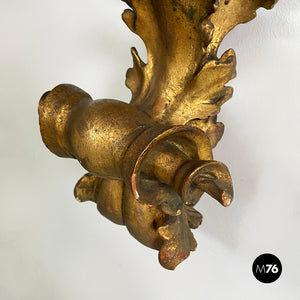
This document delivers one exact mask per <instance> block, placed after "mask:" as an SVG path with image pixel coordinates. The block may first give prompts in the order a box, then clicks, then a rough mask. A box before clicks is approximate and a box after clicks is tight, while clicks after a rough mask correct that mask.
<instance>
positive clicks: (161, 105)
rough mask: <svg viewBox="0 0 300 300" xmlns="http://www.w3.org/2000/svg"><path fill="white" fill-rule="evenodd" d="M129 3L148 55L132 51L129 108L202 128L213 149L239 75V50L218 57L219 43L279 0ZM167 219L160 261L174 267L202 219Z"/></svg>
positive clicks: (128, 18) (192, 244)
mask: <svg viewBox="0 0 300 300" xmlns="http://www.w3.org/2000/svg"><path fill="white" fill-rule="evenodd" d="M123 1H124V2H126V3H127V4H128V5H129V6H130V8H131V9H126V10H125V11H124V13H123V16H122V17H123V20H124V21H125V23H126V24H127V26H128V27H129V28H130V29H131V30H132V31H133V32H134V33H136V34H138V35H139V36H140V37H141V38H142V40H143V41H144V43H145V45H146V49H147V55H148V62H147V63H145V62H143V61H142V60H141V59H140V57H139V55H138V53H137V50H136V49H135V48H132V50H131V52H132V56H133V68H131V69H129V70H128V71H127V76H126V77H127V79H126V84H127V86H128V87H129V88H130V89H131V91H132V99H131V104H133V105H135V106H137V107H139V108H140V109H141V110H143V111H145V112H146V113H147V114H148V115H150V116H151V117H152V118H153V119H154V120H155V121H156V122H158V123H163V124H170V125H183V124H188V125H192V126H196V127H199V128H200V129H202V130H203V131H204V132H205V133H206V134H207V136H208V138H209V140H210V143H211V146H212V147H215V146H216V144H217V143H218V141H219V140H220V139H221V137H222V134H223V131H224V126H223V124H222V123H218V122H217V121H216V116H217V114H218V113H219V111H220V109H221V106H222V105H223V104H224V103H225V102H226V101H227V100H229V99H230V98H231V96H232V92H233V90H232V88H231V87H227V86H226V84H227V82H228V81H230V80H231V79H232V78H234V77H235V75H236V71H235V67H236V58H235V53H234V51H233V50H232V49H229V50H228V51H226V52H225V53H224V54H223V55H222V56H221V57H220V58H218V57H217V51H218V48H219V45H220V43H221V42H222V40H223V38H224V37H225V35H226V34H227V33H228V32H229V31H230V30H232V29H233V28H234V27H235V26H236V25H238V24H240V23H246V22H248V21H250V20H252V19H253V18H255V16H256V10H257V9H258V8H259V7H264V8H266V9H270V8H272V7H273V5H274V4H275V3H276V2H277V0H219V1H218V0H203V1H202V0H123ZM171 204H174V205H175V204H176V203H175V202H174V203H171ZM168 207H171V206H170V205H169V206H168ZM176 208H177V206H176ZM168 215H169V219H168V221H167V223H165V224H164V225H163V226H162V227H159V228H158V233H159V234H160V236H161V237H162V239H163V246H162V248H161V249H160V253H159V259H160V262H161V264H162V265H163V266H164V267H166V268H168V269H174V268H175V267H176V266H177V265H178V264H179V263H180V262H181V261H182V260H184V259H185V258H187V257H188V255H189V253H190V251H193V250H195V248H196V246H197V243H196V241H195V239H194V237H193V234H192V232H191V230H190V228H196V227H198V226H199V224H200V223H201V220H202V216H201V214H199V213H198V212H196V211H195V210H194V209H193V208H192V207H189V206H186V205H183V204H182V208H181V211H180V214H179V215H174V214H171V213H168Z"/></svg>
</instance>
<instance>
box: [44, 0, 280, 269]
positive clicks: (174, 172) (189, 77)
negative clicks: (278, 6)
mask: <svg viewBox="0 0 300 300" xmlns="http://www.w3.org/2000/svg"><path fill="white" fill-rule="evenodd" d="M125 2H126V3H127V4H128V5H129V6H130V8H131V9H126V10H125V11H124V13H123V15H122V17H123V20H124V22H125V23H126V24H127V26H128V27H129V28H130V29H131V30H132V31H133V32H134V33H136V34H138V35H139V36H140V37H141V38H142V39H143V41H144V43H145V45H146V48H147V53H148V62H147V63H145V62H143V61H142V60H141V59H140V57H139V55H138V53H137V51H136V49H135V48H132V50H131V52H132V56H133V68H131V69H129V70H128V71H127V79H126V85H127V86H128V87H129V88H130V89H131V91H132V99H131V102H130V104H127V103H124V102H121V101H117V100H108V99H105V100H96V101H93V100H92V99H91V97H90V96H89V95H88V94H87V93H85V92H84V91H82V90H81V89H79V88H77V87H75V86H73V85H68V84H62V85H59V86H57V87H55V88H54V89H53V90H52V91H50V92H47V93H45V94H44V95H43V96H42V98H41V100H40V104H39V117H40V128H41V135H42V138H43V141H44V143H45V145H46V146H47V147H48V148H49V149H50V151H52V152H53V153H55V154H56V155H58V156H61V157H71V158H76V159H78V161H79V162H80V164H81V165H82V166H83V167H84V168H85V169H86V170H88V172H89V173H88V174H86V175H85V176H83V177H82V178H81V179H80V180H79V182H78V183H77V185H76V187H75V197H76V198H77V199H78V200H79V201H86V200H90V201H94V202H95V203H96V204H97V207H98V210H99V211H100V213H101V214H103V215H104V216H105V217H107V218H108V219H110V220H111V221H113V222H115V223H117V224H124V225H126V226H127V228H128V230H129V232H130V233H131V234H132V235H133V236H134V237H135V238H136V239H137V240H138V241H140V242H141V243H143V244H144V245H146V246H148V247H151V248H154V249H157V250H159V261H160V263H161V265H162V266H163V267H165V268H167V269H175V267H176V266H177V265H178V264H179V263H180V262H182V261H183V260H184V259H186V258H187V257H188V256H189V254H190V251H193V250H195V249H196V246H197V243H196V241H195V239H194V236H193V234H192V232H191V229H195V228H197V227H198V226H199V225H200V224H201V222H202V215H201V214H200V213H199V212H197V211H196V210H195V209H194V205H195V204H196V203H197V202H198V201H199V199H200V197H201V195H202V194H203V193H204V192H206V193H208V194H209V195H211V196H212V197H213V198H215V199H216V200H217V201H219V202H220V203H221V204H222V205H224V206H228V205H229V204H230V203H231V201H232V198H233V189H232V182H231V177H230V174H229V171H228V169H227V167H226V166H225V165H224V164H222V163H220V162H217V161H214V160H213V156H212V148H214V147H215V146H216V145H217V143H218V141H219V140H220V139H221V137H222V135H223V131H224V125H223V124H222V123H220V122H217V114H218V113H219V111H220V109H221V105H222V104H224V103H225V102H226V101H227V100H228V99H230V98H231V96H232V88H231V87H227V86H225V85H226V83H227V82H228V81H229V80H231V79H232V78H234V77H235V75H236V73H235V64H236V58H235V53H234V51H233V50H232V49H230V50H228V51H226V52H225V53H224V54H223V55H222V56H221V57H220V58H218V57H217V50H218V48H219V45H220V43H221V41H222V40H223V38H224V36H225V35H226V34H227V33H228V32H229V31H230V30H231V29H233V28H234V27H235V26H236V25H237V24H239V23H246V22H248V21H250V20H252V19H253V18H254V17H255V16H256V10H257V9H258V8H259V7H264V8H267V9H270V8H272V7H273V5H274V4H275V2H276V1H275V0H222V1H215V0H197V1H196V0H125Z"/></svg>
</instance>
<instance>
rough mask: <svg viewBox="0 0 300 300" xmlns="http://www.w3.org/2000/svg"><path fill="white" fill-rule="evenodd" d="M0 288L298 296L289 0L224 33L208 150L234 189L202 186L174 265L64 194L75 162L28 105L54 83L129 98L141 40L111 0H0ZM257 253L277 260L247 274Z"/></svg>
mask: <svg viewBox="0 0 300 300" xmlns="http://www.w3.org/2000/svg"><path fill="white" fill-rule="evenodd" d="M0 4H1V5H0V7H1V9H0V36H1V48H0V54H1V55H0V94H1V97H0V99H1V100H0V101H1V102H0V106H1V110H0V139H1V147H0V166H1V175H0V184H1V200H0V299H1V300H2V299H3V300H17V299H18V300H19V299H21V300H27V299H28V300H48V299H49V300H50V299H51V300H60V299H63V300H69V299H70V300H77V299H78V300H79V299H80V300H81V299H88V300H94V299H105V300H106V299H143V300H148V299H149V300H150V299H208V300H210V299H249V300H250V299H251V300H253V299H272V300H279V299H280V300H281V299H291V300H296V299H299V297H300V296H299V295H300V287H299V283H300V257H299V255H300V254H299V253H300V242H299V229H300V204H299V203H300V199H299V195H300V184H299V179H300V176H299V170H300V169H299V168H300V150H299V149H300V125H299V110H300V104H299V101H300V99H299V87H300V84H299V81H300V76H299V73H300V58H299V55H300V2H299V1H298V0H280V1H279V3H278V4H277V5H276V7H275V8H274V9H273V10H272V11H265V10H259V11H258V17H257V18H256V19H255V20H254V21H252V22H251V23H248V24H246V25H241V26H239V27H238V28H236V29H235V30H234V31H233V32H232V33H230V34H229V35H228V36H227V37H226V39H225V40H224V43H223V45H222V48H221V51H225V50H226V49H228V48H230V47H233V48H234V49H235V51H236V53H237V59H238V67H237V71H238V77H237V78H236V79H234V80H233V81H232V82H231V85H232V86H233V87H234V88H235V94H234V97H233V98H232V99H231V100H230V101H229V102H228V103H227V104H225V105H224V106H223V110H222V113H221V114H220V120H221V121H223V122H224V123H225V125H226V131H225V135H224V137H223V139H222V141H221V142H220V143H219V145H218V147H217V148H216V149H215V152H214V153H215V159H217V160H220V161H223V162H224V163H226V164H227V165H228V167H229V168H230V171H231V174H232V177H233V180H234V187H235V201H234V202H233V204H232V205H231V206H230V207H229V208H227V209H225V208H223V207H221V206H220V205H219V204H218V203H217V202H216V201H214V200H212V199H211V198H210V197H203V198H202V201H201V202H200V203H199V204H198V205H197V209H198V210H199V211H201V212H202V213H203V215H204V217H205V222H204V224H203V225H202V226H201V227H200V228H199V229H197V230H195V231H194V235H195V238H196V240H197V241H198V249H197V250H196V252H193V253H192V254H191V256H190V257H189V259H188V260H186V261H185V262H184V263H182V264H181V265H180V266H179V267H178V268H177V269H176V271H175V272H170V271H167V270H164V269H163V268H162V267H161V266H160V265H159V263H158V261H157V252H155V251H154V250H151V249H148V248H146V247H144V246H142V245H141V244H139V243H138V242H137V241H136V240H134V239H133V238H132V237H131V236H130V235H129V234H128V233H127V231H126V228H125V227H122V226H117V225H114V224H113V223H111V222H109V221H108V220H106V219H105V218H104V217H102V216H101V215H100V214H98V212H97V210H96V207H95V205H94V204H92V203H84V204H80V203H77V202H76V201H75V199H74V197H73V194H72V191H73V187H74V185H75V183H76V182H77V180H78V179H79V178H80V177H81V176H82V175H83V174H84V173H85V170H83V169H82V168H81V166H80V165H79V164H78V163H77V162H76V161H75V160H71V159H69V160H68V159H60V158H58V157H56V156H54V155H53V154H51V153H50V152H49V151H48V150H47V149H46V147H45V146H44V145H43V143H42V141H41V138H40V134H39V128H38V116H37V106H38V101H39V97H40V96H41V94H42V93H43V92H44V91H47V90H49V89H52V88H53V87H54V86H55V85H57V84H59V83H62V82H67V83H73V84H75V85H78V86H79V87H81V88H83V89H84V90H86V91H87V92H89V93H90V94H91V95H92V96H94V97H95V98H105V97H109V98H116V99H120V100H124V101H129V99H130V92H129V90H128V89H127V88H126V87H125V85H124V78H125V72H126V69H127V68H128V67H131V65H132V61H131V57H130V53H129V49H130V47H131V46H133V45H134V46H136V47H137V48H138V50H139V52H140V53H141V54H142V56H143V57H145V50H144V46H143V44H142V42H141V41H140V40H139V38H138V37H136V36H135V35H134V34H132V33H131V32H130V31H129V29H127V27H126V26H125V24H123V22H122V21H121V18H120V14H121V13H122V11H123V9H124V8H126V5H125V3H123V2H121V1H120V0H110V1H104V0H85V1H71V0H52V1H41V0H39V1H38V0H19V1H18V0H1V1H0ZM265 252H271V253H273V254H275V255H277V256H278V257H279V258H280V259H281V262H282V264H283V273H282V276H281V277H280V279H279V280H278V281H276V282H275V283H273V284H262V283H260V282H258V281H257V280H256V279H255V278H254V277H253V275H252V272H251V266H252V262H253V260H254V259H255V258H256V256H258V255H259V254H262V253H265Z"/></svg>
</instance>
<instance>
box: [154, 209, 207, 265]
mask: <svg viewBox="0 0 300 300" xmlns="http://www.w3.org/2000/svg"><path fill="white" fill-rule="evenodd" d="M201 223H202V215H201V214H200V213H199V212H197V211H196V210H195V209H194V208H193V207H189V206H187V205H184V206H183V208H182V213H181V214H180V215H179V216H176V217H170V219H169V221H168V222H167V223H166V224H165V225H164V226H162V227H159V228H158V233H159V234H160V236H161V237H162V238H163V240H164V242H163V245H162V247H161V249H160V251H159V262H160V264H161V265H162V266H163V267H164V268H166V269H169V270H174V269H175V268H176V267H177V266H178V265H179V264H180V263H181V262H182V261H184V260H185V259H186V258H187V257H188V256H189V255H190V252H191V251H195V250H196V247H197V242H196V240H195V238H194V235H193V233H192V232H191V229H190V228H193V229H195V228H197V227H198V226H199V225H200V224H201Z"/></svg>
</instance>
